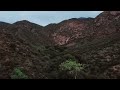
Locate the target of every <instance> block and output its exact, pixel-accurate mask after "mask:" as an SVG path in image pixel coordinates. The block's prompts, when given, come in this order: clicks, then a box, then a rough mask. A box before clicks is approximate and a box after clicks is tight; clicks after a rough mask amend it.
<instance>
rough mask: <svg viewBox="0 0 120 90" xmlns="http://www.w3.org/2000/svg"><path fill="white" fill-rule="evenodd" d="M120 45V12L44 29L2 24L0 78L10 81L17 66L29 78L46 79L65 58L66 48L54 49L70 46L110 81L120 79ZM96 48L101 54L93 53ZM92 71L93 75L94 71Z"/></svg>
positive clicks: (25, 25)
mask: <svg viewBox="0 0 120 90" xmlns="http://www.w3.org/2000/svg"><path fill="white" fill-rule="evenodd" d="M119 42H120V11H104V12H102V13H101V14H100V15H98V16H97V17H96V18H73V19H69V20H65V21H62V22H60V23H58V24H49V25H47V26H45V27H43V26H40V25H37V24H35V23H32V22H29V21H27V20H23V21H18V22H15V23H13V24H9V23H5V22H0V73H1V74H0V78H11V77H10V76H11V73H12V71H13V69H14V68H15V67H20V68H24V72H25V73H26V74H27V75H28V76H29V77H30V78H46V76H45V75H47V74H46V71H47V70H48V72H47V73H50V74H53V73H55V72H54V71H52V70H54V69H53V68H55V67H57V66H58V63H56V61H57V62H59V63H60V62H61V61H60V60H63V59H64V58H63V56H64V55H63V52H62V51H64V49H60V48H59V49H57V50H54V48H56V46H65V47H67V48H68V52H69V53H70V52H71V54H72V55H74V56H75V57H76V58H78V61H79V60H80V62H84V63H86V62H85V61H84V60H86V61H87V63H89V64H90V65H91V66H100V65H101V66H100V67H99V69H100V70H102V69H104V70H103V71H105V72H102V74H104V75H108V74H110V75H111V76H110V77H109V78H119V73H120V61H119V60H120V59H119V52H120V47H119V44H120V43H119ZM54 46H55V47H54ZM49 47H51V48H49ZM53 47H54V48H53ZM108 47H109V48H108ZM96 48H100V51H99V50H98V51H97V52H96V51H95V52H94V50H97V49H96ZM70 49H71V51H69V50H70ZM49 50H50V51H49ZM83 51H84V53H83ZM88 51H89V52H90V51H91V52H92V51H93V52H94V53H91V52H90V53H89V52H88ZM76 52H77V53H76ZM65 53H66V52H65ZM69 53H67V54H69ZM50 55H51V56H50ZM59 55H61V56H59ZM84 55H86V56H85V57H84ZM57 56H59V57H57ZM60 57H62V58H61V59H60ZM56 58H57V59H56ZM82 58H84V60H83V61H82ZM85 58H87V59H85ZM99 58H100V59H99ZM49 59H50V60H49ZM89 60H90V61H89ZM98 61H99V62H100V63H99V62H98ZM101 62H102V63H101ZM106 62H107V63H106ZM116 62H117V63H116ZM53 63H54V64H55V65H54V64H53ZM94 64H95V65H94ZM102 65H103V66H102ZM107 65H108V66H109V67H106V66H107ZM102 67H103V68H102ZM43 68H44V69H43ZM51 68H52V69H51ZM57 68H58V67H57ZM93 69H95V68H91V72H90V73H94V72H95V71H94V70H93ZM99 69H97V70H98V71H99ZM55 70H56V69H55ZM56 71H57V70H56ZM92 71H93V72H92ZM95 73H96V72H95ZM95 73H94V74H95ZM50 74H49V75H50ZM49 77H50V76H49ZM51 77H53V76H52V75H51Z"/></svg>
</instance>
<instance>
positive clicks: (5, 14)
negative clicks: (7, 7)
mask: <svg viewBox="0 0 120 90" xmlns="http://www.w3.org/2000/svg"><path fill="white" fill-rule="evenodd" d="M101 12H102V11H0V21H4V22H8V23H14V22H16V21H20V20H28V21H30V22H34V23H37V24H40V25H42V26H45V25H48V24H50V23H59V22H61V21H62V20H65V19H70V18H80V17H96V16H97V15H98V14H100V13H101Z"/></svg>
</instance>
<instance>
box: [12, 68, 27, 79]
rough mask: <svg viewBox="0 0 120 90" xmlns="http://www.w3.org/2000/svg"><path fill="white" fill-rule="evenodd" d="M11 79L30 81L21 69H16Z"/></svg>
mask: <svg viewBox="0 0 120 90" xmlns="http://www.w3.org/2000/svg"><path fill="white" fill-rule="evenodd" d="M11 79H28V76H27V75H25V73H23V72H22V71H21V70H20V69H19V68H15V69H14V70H13V73H12V75H11Z"/></svg>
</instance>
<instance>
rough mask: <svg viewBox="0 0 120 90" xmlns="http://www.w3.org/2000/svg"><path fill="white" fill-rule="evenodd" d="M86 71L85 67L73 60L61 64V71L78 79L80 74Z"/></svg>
mask: <svg viewBox="0 0 120 90" xmlns="http://www.w3.org/2000/svg"><path fill="white" fill-rule="evenodd" d="M83 69H84V65H83V64H80V63H77V62H76V61H73V60H71V59H70V60H67V61H65V62H63V63H61V64H60V70H62V71H67V72H69V74H70V75H73V77H74V78H75V79H76V78H77V75H78V73H79V72H80V71H81V70H83Z"/></svg>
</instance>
